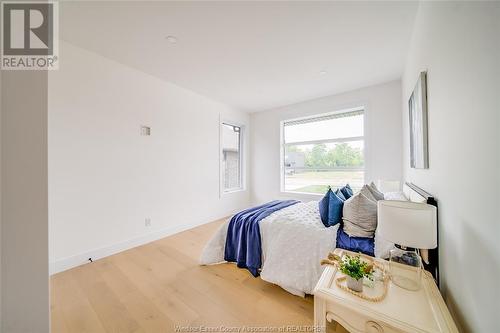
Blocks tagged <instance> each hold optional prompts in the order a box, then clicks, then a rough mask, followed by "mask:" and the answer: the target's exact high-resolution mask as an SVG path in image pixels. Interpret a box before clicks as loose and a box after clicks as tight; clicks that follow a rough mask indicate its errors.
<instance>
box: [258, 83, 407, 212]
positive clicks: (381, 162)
mask: <svg viewBox="0 0 500 333" xmlns="http://www.w3.org/2000/svg"><path fill="white" fill-rule="evenodd" d="M361 105H364V106H365V164H366V169H365V182H370V181H372V180H377V179H385V180H401V176H402V166H401V160H402V151H401V148H402V147H401V136H402V129H401V83H400V81H399V80H398V81H392V82H388V83H384V84H380V85H375V86H371V87H367V88H362V89H359V90H355V91H351V92H347V93H343V94H338V95H333V96H328V97H323V98H318V99H314V100H310V101H306V102H302V103H298V104H293V105H289V106H285V107H281V108H277V109H274V110H268V111H264V112H258V113H252V114H251V124H252V131H251V139H250V140H251V155H252V161H251V168H250V169H251V175H252V176H251V180H252V181H251V184H252V186H251V189H252V201H253V202H254V203H260V202H264V201H268V200H272V199H276V198H290V197H295V198H299V199H304V200H313V199H317V198H318V196H315V195H303V194H289V193H280V121H282V120H286V119H293V118H297V117H303V116H309V115H315V114H321V113H326V112H332V111H336V110H342V109H346V108H350V107H356V106H361Z"/></svg>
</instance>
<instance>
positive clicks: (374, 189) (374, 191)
mask: <svg viewBox="0 0 500 333" xmlns="http://www.w3.org/2000/svg"><path fill="white" fill-rule="evenodd" d="M368 190H370V192H371V193H372V195H373V196H374V197H375V199H376V200H377V201H378V200H384V193H382V192H380V191H379V190H378V188H377V186H375V183H374V182H371V183H370V185H368Z"/></svg>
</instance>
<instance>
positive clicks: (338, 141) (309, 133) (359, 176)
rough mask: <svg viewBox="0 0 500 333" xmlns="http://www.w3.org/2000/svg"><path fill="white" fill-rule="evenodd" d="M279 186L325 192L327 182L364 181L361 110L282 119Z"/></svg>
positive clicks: (336, 184) (355, 183)
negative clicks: (280, 181) (280, 180)
mask: <svg viewBox="0 0 500 333" xmlns="http://www.w3.org/2000/svg"><path fill="white" fill-rule="evenodd" d="M282 134H283V137H282V156H281V161H282V169H281V170H282V174H281V179H282V183H281V186H282V190H283V191H285V192H300V193H321V194H323V193H325V191H326V189H327V188H328V186H331V187H332V188H337V187H342V186H344V185H345V184H346V183H349V184H350V185H351V187H352V188H353V189H355V190H356V189H359V188H361V187H362V186H363V184H364V177H365V159H364V143H365V140H364V110H363V109H356V110H348V111H342V112H335V113H330V114H324V115H317V116H313V117H308V118H301V119H294V120H288V121H284V122H283V123H282Z"/></svg>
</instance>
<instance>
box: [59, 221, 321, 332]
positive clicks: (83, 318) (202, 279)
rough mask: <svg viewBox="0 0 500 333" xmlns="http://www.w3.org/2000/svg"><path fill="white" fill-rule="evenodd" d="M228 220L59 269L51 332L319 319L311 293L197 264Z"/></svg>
mask: <svg viewBox="0 0 500 333" xmlns="http://www.w3.org/2000/svg"><path fill="white" fill-rule="evenodd" d="M221 223H222V220H221V221H216V222H213V223H210V224H206V225H203V226H200V227H197V228H194V229H191V230H188V231H185V232H182V233H179V234H176V235H173V236H170V237H167V238H164V239H161V240H158V241H155V242H153V243H149V244H146V245H143V246H140V247H137V248H134V249H131V250H128V251H125V252H122V253H119V254H116V255H113V256H110V257H107V258H104V259H101V260H97V261H95V262H93V263H89V264H87V265H83V266H80V267H76V268H73V269H71V270H68V271H65V272H62V273H59V274H56V275H53V276H52V277H51V320H52V332H53V333H56V332H63V333H69V332H91V333H98V332H114V333H115V332H116V333H122V332H153V333H156V332H173V331H175V329H176V325H179V326H200V325H203V326H206V327H219V326H221V325H223V326H226V327H228V326H242V325H246V326H273V327H278V326H282V325H312V323H313V297H312V296H307V297H306V298H305V299H304V298H300V297H296V296H293V295H291V294H289V293H287V292H286V291H284V290H283V289H281V288H280V287H278V286H276V285H273V284H270V283H267V282H265V281H263V280H261V279H260V278H254V277H252V276H251V275H250V273H249V272H248V271H246V270H243V269H238V268H237V267H236V266H235V265H233V264H220V265H213V266H199V265H198V258H199V256H200V253H201V250H202V249H203V246H204V245H205V243H206V241H207V240H208V239H209V238H210V236H211V235H212V234H213V233H214V232H215V230H216V228H217V227H218V226H219V225H220V224H221Z"/></svg>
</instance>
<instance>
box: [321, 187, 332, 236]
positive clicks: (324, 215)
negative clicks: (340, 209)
mask: <svg viewBox="0 0 500 333" xmlns="http://www.w3.org/2000/svg"><path fill="white" fill-rule="evenodd" d="M330 193H333V192H332V189H331V188H329V189H328V191H326V194H325V196H324V197H323V199H321V200H320V202H319V215H320V216H321V222H323V224H324V225H325V227H328V208H329V204H330Z"/></svg>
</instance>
